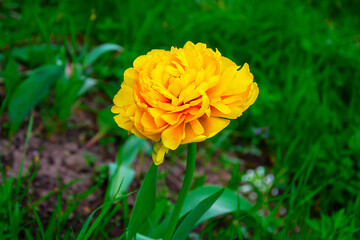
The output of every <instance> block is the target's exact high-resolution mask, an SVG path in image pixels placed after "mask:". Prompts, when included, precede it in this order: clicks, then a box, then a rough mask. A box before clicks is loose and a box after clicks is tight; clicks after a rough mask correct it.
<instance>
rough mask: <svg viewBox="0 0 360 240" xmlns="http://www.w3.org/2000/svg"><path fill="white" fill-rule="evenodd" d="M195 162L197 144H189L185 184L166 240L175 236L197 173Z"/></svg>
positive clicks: (172, 216)
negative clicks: (181, 213) (182, 210)
mask: <svg viewBox="0 0 360 240" xmlns="http://www.w3.org/2000/svg"><path fill="white" fill-rule="evenodd" d="M195 162H196V143H189V144H188V153H187V162H186V170H185V178H184V182H183V185H182V187H181V189H180V193H179V197H178V199H177V201H176V204H175V207H174V210H173V213H172V215H171V219H170V223H169V227H168V231H167V232H166V234H165V237H164V240H170V239H171V237H172V235H173V234H174V231H175V228H176V225H177V223H178V220H179V216H180V212H181V209H182V207H183V205H184V202H185V199H186V196H187V194H188V192H189V190H190V187H191V183H192V179H193V175H194V171H195Z"/></svg>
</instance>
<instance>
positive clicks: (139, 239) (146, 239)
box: [135, 233, 161, 240]
mask: <svg viewBox="0 0 360 240" xmlns="http://www.w3.org/2000/svg"><path fill="white" fill-rule="evenodd" d="M135 239H136V240H161V238H151V237H147V236H144V235H141V234H140V233H137V234H136V238H135Z"/></svg>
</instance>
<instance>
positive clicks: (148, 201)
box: [127, 163, 158, 240]
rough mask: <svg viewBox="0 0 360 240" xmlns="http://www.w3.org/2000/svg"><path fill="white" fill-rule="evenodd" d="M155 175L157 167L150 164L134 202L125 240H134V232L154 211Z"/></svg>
mask: <svg viewBox="0 0 360 240" xmlns="http://www.w3.org/2000/svg"><path fill="white" fill-rule="evenodd" d="M157 173H158V166H156V165H155V164H154V163H152V164H151V167H150V168H149V170H148V172H147V173H146V175H145V178H144V181H143V183H142V184H141V187H140V190H139V193H138V195H137V197H136V200H135V205H134V208H133V210H132V213H131V216H130V221H129V227H128V236H127V239H130V240H132V239H134V237H135V234H136V232H138V231H139V230H140V228H141V226H142V224H143V222H144V221H145V219H146V218H147V217H148V216H149V215H150V214H151V212H152V211H153V210H154V209H155V204H156V182H157Z"/></svg>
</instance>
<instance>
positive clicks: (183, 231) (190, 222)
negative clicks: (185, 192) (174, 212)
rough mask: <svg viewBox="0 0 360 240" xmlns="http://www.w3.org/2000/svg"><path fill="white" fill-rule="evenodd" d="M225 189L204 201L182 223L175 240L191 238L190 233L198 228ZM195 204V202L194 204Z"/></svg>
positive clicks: (174, 237)
mask: <svg viewBox="0 0 360 240" xmlns="http://www.w3.org/2000/svg"><path fill="white" fill-rule="evenodd" d="M224 191H225V188H222V189H220V190H219V191H217V192H215V193H214V194H212V195H210V196H209V197H207V198H205V199H204V200H202V201H201V202H200V203H199V204H198V205H197V206H196V207H195V208H194V209H193V210H192V211H191V212H190V213H189V214H188V215H187V216H186V217H185V219H184V220H183V221H182V222H181V224H180V226H179V227H178V229H177V230H176V232H175V234H174V236H173V237H172V239H173V240H181V239H186V238H187V237H188V236H189V233H190V231H191V230H192V229H193V228H194V227H195V226H196V223H197V222H198V221H199V219H200V218H201V216H203V215H204V214H205V213H206V212H207V211H208V210H209V209H210V207H211V206H212V205H213V204H214V203H215V201H216V200H217V199H218V198H219V197H220V196H221V195H222V194H223V193H224ZM193 203H195V202H193Z"/></svg>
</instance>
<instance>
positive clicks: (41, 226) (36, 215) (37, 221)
mask: <svg viewBox="0 0 360 240" xmlns="http://www.w3.org/2000/svg"><path fill="white" fill-rule="evenodd" d="M29 201H30V205H31V208H32V210H33V212H34V215H35V220H36V223H37V224H38V227H39V229H40V233H41V238H42V239H44V240H45V239H46V238H45V232H44V227H43V225H42V223H41V219H40V217H39V215H38V214H37V212H36V209H35V207H34V204H33V202H32V201H31V198H30V196H29Z"/></svg>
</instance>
